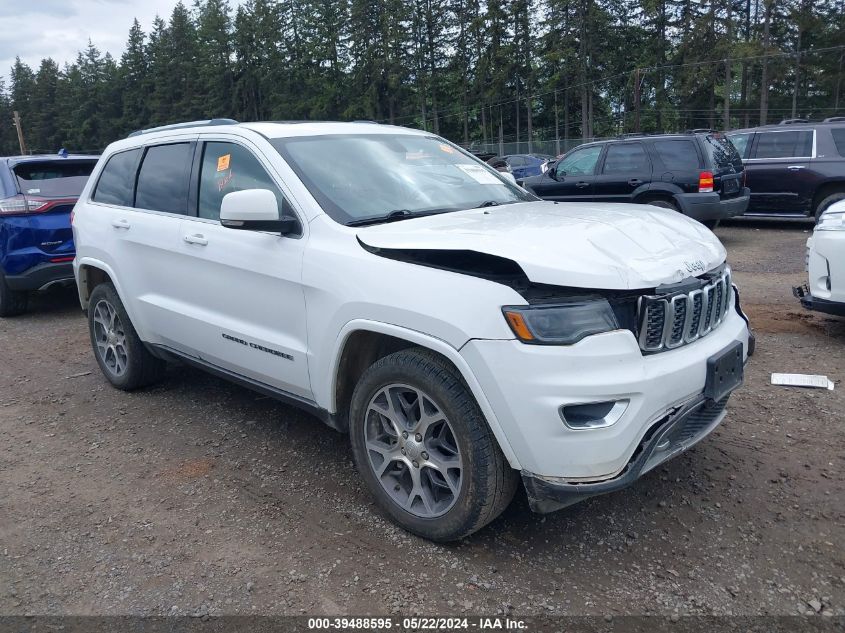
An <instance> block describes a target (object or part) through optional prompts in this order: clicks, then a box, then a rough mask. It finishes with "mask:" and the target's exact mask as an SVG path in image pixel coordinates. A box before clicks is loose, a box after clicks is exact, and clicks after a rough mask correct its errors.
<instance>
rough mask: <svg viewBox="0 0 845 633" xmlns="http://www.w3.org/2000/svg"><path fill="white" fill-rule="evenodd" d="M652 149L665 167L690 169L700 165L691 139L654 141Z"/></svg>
mask: <svg viewBox="0 0 845 633" xmlns="http://www.w3.org/2000/svg"><path fill="white" fill-rule="evenodd" d="M654 149H656V150H657V155H658V156H660V160H661V161H663V164H664V165H665V166H666V168H667V169H691V170H696V169H698V168H699V167H700V163H699V158H698V152H697V151H696V149H695V143H693V142H692V141H683V140H676V141H655V142H654Z"/></svg>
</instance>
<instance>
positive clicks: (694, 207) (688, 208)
mask: <svg viewBox="0 0 845 633" xmlns="http://www.w3.org/2000/svg"><path fill="white" fill-rule="evenodd" d="M522 185H523V186H524V187H525V188H526V189H528V190H530V191H533V192H534V193H536V194H537V195H538V196H540V197H541V198H544V199H546V200H555V201H561V202H562V201H566V202H633V203H640V204H650V205H653V206H658V207H663V208H666V209H672V210H674V211H679V212H681V213H683V214H684V215H687V216H689V217H691V218H694V219H696V220H699V221H701V222H703V223H705V224H707V225H708V226H710V227H713V226H715V225H716V223H718V221H719V220H722V219H725V218H730V217H733V216H736V215H740V214H742V213H743V212H744V211H745V210H746V208H747V206H748V202H749V190H748V188H747V187H745V172H744V168H743V164H742V159H741V158H740V156H739V154H738V153H737V152H736V150H735V149H734V147H733V146H732V145H731V143H730V142H729V141H728V140H727V138H726V137H725V136H724V135H723V134H720V133H715V132H705V133H690V134H661V135H653V136H633V137H625V138H620V139H613V140H607V141H598V142H595V143H587V144H585V145H581V146H579V147H577V148H575V149H573V150H572V151H570V152H568V153H567V154H566V155H564V156H563V157H562V158H561V159H559V160H558V161H556V162H555V163H553V164H552V165H550V166H549V168H548V170H547V171H546V172H545V173H544V174H542V175H539V176H534V177H530V178H525V179H524V180H523V181H522Z"/></svg>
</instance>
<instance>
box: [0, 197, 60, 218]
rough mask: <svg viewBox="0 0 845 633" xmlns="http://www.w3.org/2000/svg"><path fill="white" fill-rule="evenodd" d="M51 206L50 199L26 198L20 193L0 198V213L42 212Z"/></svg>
mask: <svg viewBox="0 0 845 633" xmlns="http://www.w3.org/2000/svg"><path fill="white" fill-rule="evenodd" d="M51 206H53V203H52V201H51V200H44V199H43V198H32V197H30V198H27V197H26V196H23V195H21V194H18V195H17V196H12V197H11V198H6V199H4V200H0V215H20V214H23V213H42V212H44V211H46V210H47V209H49V208H50V207H51Z"/></svg>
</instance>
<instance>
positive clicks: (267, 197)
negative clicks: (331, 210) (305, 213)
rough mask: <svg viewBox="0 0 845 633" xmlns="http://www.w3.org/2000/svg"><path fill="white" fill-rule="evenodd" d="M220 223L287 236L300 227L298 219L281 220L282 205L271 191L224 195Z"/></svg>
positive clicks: (244, 191)
mask: <svg viewBox="0 0 845 633" xmlns="http://www.w3.org/2000/svg"><path fill="white" fill-rule="evenodd" d="M220 224H222V225H223V226H225V227H226V228H227V229H240V230H242V231H271V232H273V233H281V234H282V235H286V234H288V233H293V232H295V231H296V230H297V229H298V228H299V221H298V220H297V219H296V218H291V217H287V218H282V217H279V203H278V202H277V201H276V195H275V194H274V193H273V192H272V191H270V190H269V189H244V190H243V191H233V192H232V193H227V194H226V195H225V196H223V202H222V203H221V205H220Z"/></svg>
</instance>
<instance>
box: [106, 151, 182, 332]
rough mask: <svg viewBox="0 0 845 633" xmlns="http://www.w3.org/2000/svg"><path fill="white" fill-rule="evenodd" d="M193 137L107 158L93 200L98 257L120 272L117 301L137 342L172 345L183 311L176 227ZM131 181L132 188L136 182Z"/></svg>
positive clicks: (180, 213)
mask: <svg viewBox="0 0 845 633" xmlns="http://www.w3.org/2000/svg"><path fill="white" fill-rule="evenodd" d="M195 145H196V143H195V142H194V140H193V139H186V140H178V141H172V142H160V143H157V144H154V145H149V146H147V147H145V148H140V149H133V150H129V151H126V152H120V153H117V154H114V155H112V156H111V157H110V158H109V161H108V163H107V164H106V166H105V167H104V168H103V173H102V175H101V177H100V179H99V181H98V182H97V186H96V189H95V190H94V193H93V196H92V202H93V203H94V204H92V205H91V209H92V211H95V210H96V212H97V213H100V214H102V216H103V219H102V220H101V221H98V222H97V223H96V224H97V225H98V226H102V227H104V229H103V234H102V235H98V236H97V243H99V244H101V245H102V250H103V258H104V259H105V260H109V259H110V260H112V266H113V267H114V269H115V270H116V271H119V273H120V274H119V277H120V279H119V283H120V290H121V291H122V294H121V299H122V300H123V302H124V304H126V305H127V307H128V309H129V313H130V316H131V317H132V320H133V323H134V325H135V327H136V329H137V330H138V331H139V334H140V335H141V338H142V339H144V340H145V341H148V342H150V343H160V344H165V345H168V346H175V345H176V342H177V341H178V336H179V332H178V329H177V328H175V327H174V324H175V321H176V317H177V316H178V314H179V313H180V311H181V303H182V298H181V297H182V289H181V286H180V274H179V263H180V262H179V258H178V256H177V255H176V251H177V248H178V245H179V241H178V232H179V225H180V223H181V221H182V219H183V218H184V217H185V213H186V212H187V209H188V177H189V175H190V168H191V161H192V159H193V154H194V147H195ZM136 183H137V184H136Z"/></svg>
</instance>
